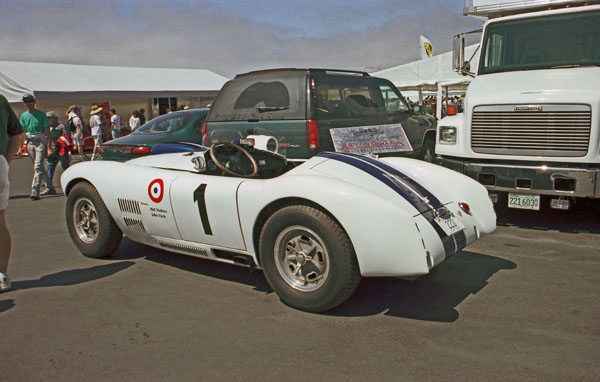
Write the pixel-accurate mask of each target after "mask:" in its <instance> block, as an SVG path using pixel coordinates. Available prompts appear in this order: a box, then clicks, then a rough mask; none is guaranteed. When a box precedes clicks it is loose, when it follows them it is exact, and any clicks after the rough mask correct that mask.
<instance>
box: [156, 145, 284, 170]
mask: <svg viewBox="0 0 600 382" xmlns="http://www.w3.org/2000/svg"><path fill="white" fill-rule="evenodd" d="M211 142H212V143H211V145H210V147H207V146H203V145H198V144H195V143H186V142H182V143H161V144H157V145H155V146H154V147H153V148H152V153H151V155H156V154H166V153H176V152H189V155H190V156H193V157H192V158H191V160H192V162H193V163H194V168H195V170H196V171H198V172H201V173H204V174H208V175H220V176H235V177H242V178H260V179H268V178H274V177H276V176H279V175H281V174H283V173H284V172H285V171H287V170H288V169H289V168H290V167H289V166H288V161H287V160H286V158H285V157H284V156H283V155H281V154H278V153H277V149H278V144H277V140H276V139H275V138H274V137H271V136H265V135H249V136H247V137H246V138H240V137H234V138H233V140H232V141H229V140H219V139H216V138H215V137H213V138H212V139H211ZM198 152H201V153H202V155H193V154H194V153H198Z"/></svg>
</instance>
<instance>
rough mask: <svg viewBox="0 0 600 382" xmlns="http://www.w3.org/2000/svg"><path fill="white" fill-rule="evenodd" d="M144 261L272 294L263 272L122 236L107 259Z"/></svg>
mask: <svg viewBox="0 0 600 382" xmlns="http://www.w3.org/2000/svg"><path fill="white" fill-rule="evenodd" d="M138 258H145V259H146V260H149V261H152V262H156V263H159V264H163V265H167V266H170V267H174V268H178V269H181V270H184V271H188V272H194V273H197V274H200V275H204V276H208V277H214V278H218V279H221V280H227V281H231V282H236V283H239V284H243V285H248V286H251V287H253V288H254V290H257V291H259V292H266V293H271V292H273V290H272V289H271V287H270V286H269V284H268V283H267V280H266V279H265V278H264V276H263V274H262V271H255V270H250V269H249V268H244V267H240V266H236V265H231V264H226V263H220V262H218V261H212V260H206V259H203V258H199V257H194V256H188V255H182V254H178V253H173V252H168V251H164V250H161V249H158V248H154V247H150V246H147V245H144V244H140V243H136V242H133V241H131V240H129V239H127V238H123V241H122V242H121V246H120V247H119V249H118V250H117V251H116V252H115V253H114V254H113V255H112V256H111V257H109V258H107V260H130V259H138Z"/></svg>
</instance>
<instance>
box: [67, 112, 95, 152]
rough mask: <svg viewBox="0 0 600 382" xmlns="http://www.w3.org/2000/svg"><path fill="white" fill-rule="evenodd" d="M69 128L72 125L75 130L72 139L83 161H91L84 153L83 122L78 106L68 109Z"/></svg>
mask: <svg viewBox="0 0 600 382" xmlns="http://www.w3.org/2000/svg"><path fill="white" fill-rule="evenodd" d="M67 118H68V122H67V127H68V126H70V125H72V126H74V127H75V129H74V130H73V131H72V135H71V137H72V138H73V144H74V145H75V148H76V149H77V152H78V153H79V157H80V158H81V160H89V159H90V158H88V157H87V156H86V155H85V154H84V153H83V120H82V119H81V108H80V107H79V106H77V105H71V106H69V108H68V109H67Z"/></svg>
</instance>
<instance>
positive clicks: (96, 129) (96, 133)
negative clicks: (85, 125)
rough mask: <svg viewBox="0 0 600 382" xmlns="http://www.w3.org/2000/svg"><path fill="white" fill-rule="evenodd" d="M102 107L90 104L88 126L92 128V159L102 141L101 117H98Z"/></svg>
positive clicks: (94, 157)
mask: <svg viewBox="0 0 600 382" xmlns="http://www.w3.org/2000/svg"><path fill="white" fill-rule="evenodd" d="M101 111H102V108H101V107H99V106H98V105H92V108H91V109H90V128H91V129H92V138H94V151H93V153H92V160H94V159H96V150H97V149H98V146H100V144H101V143H102V133H103V132H102V119H101V118H100V112H101Z"/></svg>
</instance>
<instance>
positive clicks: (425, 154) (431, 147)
mask: <svg viewBox="0 0 600 382" xmlns="http://www.w3.org/2000/svg"><path fill="white" fill-rule="evenodd" d="M419 159H420V160H422V161H425V162H429V163H432V162H433V160H434V159H435V139H434V138H431V137H426V138H425V141H424V142H423V146H422V147H421V153H420V154H419Z"/></svg>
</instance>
